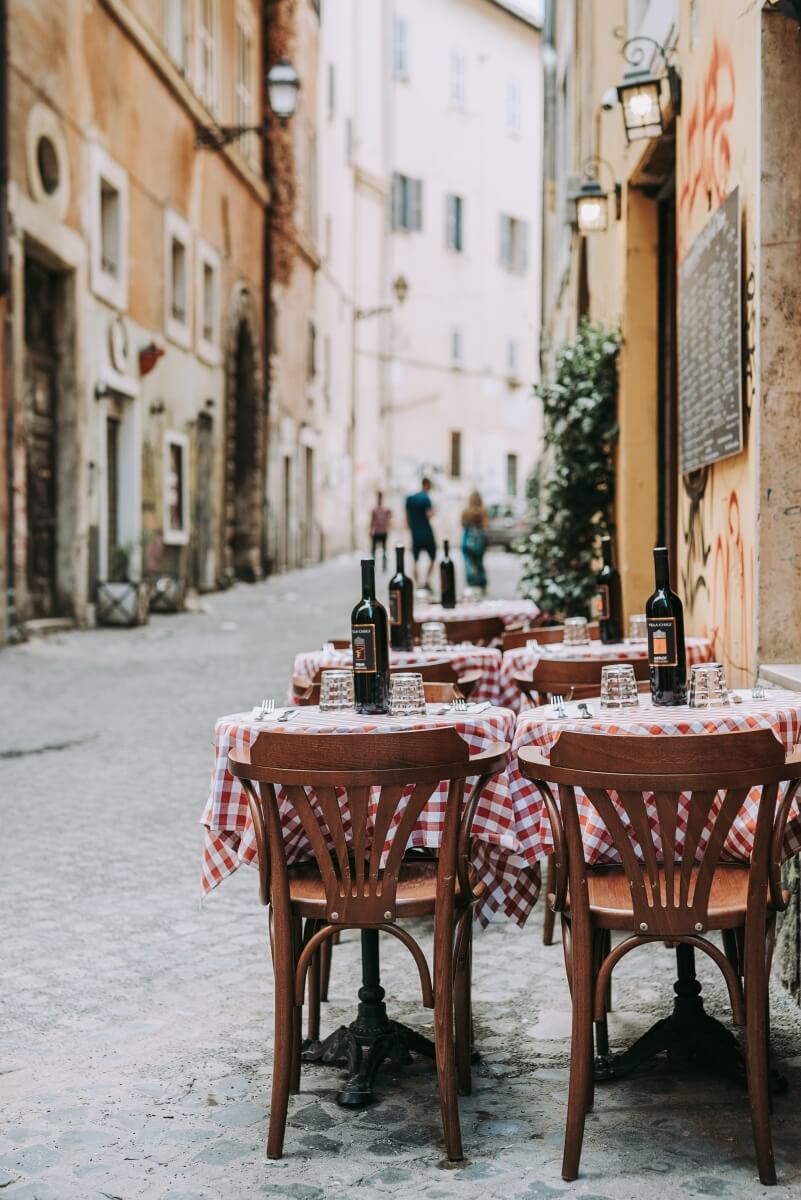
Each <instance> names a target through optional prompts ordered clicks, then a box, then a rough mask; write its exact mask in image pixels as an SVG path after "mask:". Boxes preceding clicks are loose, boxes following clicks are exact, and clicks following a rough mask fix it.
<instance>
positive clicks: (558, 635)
mask: <svg viewBox="0 0 801 1200" xmlns="http://www.w3.org/2000/svg"><path fill="white" fill-rule="evenodd" d="M589 631H590V641H591V642H597V641H599V640H600V637H601V630H600V627H599V625H598V622H597V621H590V624H589ZM564 638H565V627H564V625H536V626H535V627H534V628H533V629H513V630H509V631H508V632H507V633H504V635H503V648H504V650H517V649H518V648H519V647H520V646H525V645H526V643H527V642H539V644H540V645H541V646H552V645H553V644H554V643H555V642H563V641H564Z"/></svg>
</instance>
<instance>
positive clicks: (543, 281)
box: [540, 0, 556, 376]
mask: <svg viewBox="0 0 801 1200" xmlns="http://www.w3.org/2000/svg"><path fill="white" fill-rule="evenodd" d="M555 8H556V5H555V2H554V0H545V12H544V19H543V26H542V73H543V90H542V103H543V114H542V115H543V147H542V213H541V218H540V375H541V376H543V375H544V374H545V361H544V359H545V355H544V347H543V342H544V340H545V339H544V338H543V336H542V335H543V330H544V328H545V313H546V306H547V301H548V283H549V282H550V278H549V271H548V267H549V266H550V265H552V264H551V262H550V260H549V259H548V258H547V257H546V256H547V252H548V245H549V240H548V235H549V233H550V224H551V223H550V222H549V221H548V212H549V208H548V200H549V192H550V187H549V185H552V184H553V181H554V180H555V179H556V145H555V128H556V126H555V117H556V46H555V43H556V32H555V19H556V13H555Z"/></svg>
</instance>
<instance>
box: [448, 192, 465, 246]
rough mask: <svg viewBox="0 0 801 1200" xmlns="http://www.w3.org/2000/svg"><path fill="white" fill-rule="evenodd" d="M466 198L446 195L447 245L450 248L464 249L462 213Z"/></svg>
mask: <svg viewBox="0 0 801 1200" xmlns="http://www.w3.org/2000/svg"><path fill="white" fill-rule="evenodd" d="M463 211H464V200H463V199H462V197H461V196H446V197H445V245H446V246H447V248H448V249H449V250H457V251H459V252H461V251H462V250H463V249H464V245H463V241H462V214H463Z"/></svg>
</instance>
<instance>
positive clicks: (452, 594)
mask: <svg viewBox="0 0 801 1200" xmlns="http://www.w3.org/2000/svg"><path fill="white" fill-rule="evenodd" d="M439 591H440V597H439V600H440V604H441V605H442V607H443V608H456V571H455V569H454V566H453V562H452V560H451V555H450V543H449V542H448V539H447V538H445V539H444V540H443V542H442V562H441V563H440V564H439Z"/></svg>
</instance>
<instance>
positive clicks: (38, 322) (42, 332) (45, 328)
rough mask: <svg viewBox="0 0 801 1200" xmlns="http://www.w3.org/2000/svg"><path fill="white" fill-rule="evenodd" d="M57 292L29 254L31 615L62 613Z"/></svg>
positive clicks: (27, 349) (27, 404)
mask: <svg viewBox="0 0 801 1200" xmlns="http://www.w3.org/2000/svg"><path fill="white" fill-rule="evenodd" d="M54 295H55V277H54V275H53V273H52V272H50V271H48V270H47V269H46V268H45V267H42V266H40V264H39V263H37V262H34V261H33V260H32V259H26V262H25V354H26V362H25V379H26V396H25V419H26V460H27V586H28V615H29V616H30V617H32V618H39V617H51V616H54V615H56V614H57V612H58V602H57V597H56V538H57V531H58V485H57V474H56V418H57V411H56V406H57V395H56V367H57V358H56V348H55V339H54V322H55V303H54Z"/></svg>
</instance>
